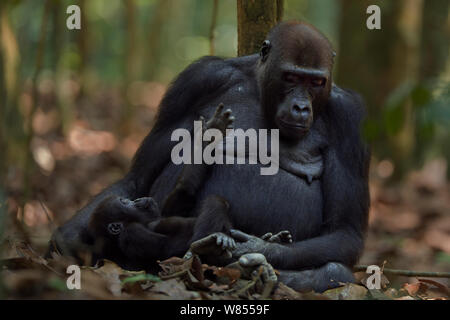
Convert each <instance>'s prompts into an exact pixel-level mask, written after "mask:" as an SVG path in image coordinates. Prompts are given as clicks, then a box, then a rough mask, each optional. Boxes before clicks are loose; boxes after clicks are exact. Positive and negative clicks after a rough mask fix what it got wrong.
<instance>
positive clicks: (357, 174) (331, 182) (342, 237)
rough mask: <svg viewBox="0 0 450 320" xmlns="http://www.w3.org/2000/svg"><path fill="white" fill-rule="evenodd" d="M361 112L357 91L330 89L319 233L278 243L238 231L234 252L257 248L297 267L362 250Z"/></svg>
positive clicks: (349, 259) (347, 258)
mask: <svg viewBox="0 0 450 320" xmlns="http://www.w3.org/2000/svg"><path fill="white" fill-rule="evenodd" d="M363 116H364V111H363V104H362V102H361V100H360V98H359V96H357V95H355V94H353V93H350V92H347V91H344V90H342V89H340V88H337V87H335V88H333V93H332V97H331V99H330V103H329V106H328V108H327V110H324V114H323V117H324V120H325V122H326V123H327V125H328V127H329V128H328V135H329V147H328V148H327V150H324V163H325V168H324V173H323V177H322V190H323V197H324V222H323V224H324V225H323V229H322V230H323V231H322V234H321V235H320V236H318V237H315V238H311V239H307V240H303V241H298V242H295V243H293V244H288V245H281V244H274V243H267V242H264V241H262V240H260V239H258V238H256V237H252V236H249V237H248V236H243V235H242V233H236V232H234V233H232V235H233V236H236V234H237V240H240V241H243V242H241V243H238V244H237V245H238V248H237V250H236V255H237V256H239V255H241V254H244V253H248V252H259V253H262V254H264V255H265V256H266V258H267V260H268V261H269V263H271V264H272V265H273V266H274V267H275V268H280V269H284V270H298V269H300V268H307V267H319V266H321V265H324V264H326V263H328V262H341V263H343V264H345V265H347V266H352V265H353V264H354V263H355V262H356V261H357V259H358V258H359V255H360V253H361V251H362V249H363V235H364V232H365V230H366V228H367V218H368V209H369V189H368V163H369V153H368V151H367V149H366V147H365V146H364V144H363V143H362V141H361V138H360V131H359V130H360V123H361V120H362V118H363Z"/></svg>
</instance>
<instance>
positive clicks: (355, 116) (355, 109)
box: [328, 84, 366, 123]
mask: <svg viewBox="0 0 450 320" xmlns="http://www.w3.org/2000/svg"><path fill="white" fill-rule="evenodd" d="M328 111H330V112H331V114H332V116H333V117H337V118H338V119H341V120H343V121H345V120H348V121H350V122H353V123H355V122H356V123H359V122H361V121H362V120H363V119H364V118H365V116H366V107H365V104H364V100H363V98H362V97H361V95H360V94H358V93H357V92H355V91H353V90H349V89H343V88H341V87H338V86H337V85H335V84H333V86H332V89H331V95H330V100H329V106H328Z"/></svg>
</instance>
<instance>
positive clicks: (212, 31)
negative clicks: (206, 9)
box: [209, 0, 219, 56]
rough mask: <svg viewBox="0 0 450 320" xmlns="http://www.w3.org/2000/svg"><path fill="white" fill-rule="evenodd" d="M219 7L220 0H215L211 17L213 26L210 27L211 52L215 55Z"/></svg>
mask: <svg viewBox="0 0 450 320" xmlns="http://www.w3.org/2000/svg"><path fill="white" fill-rule="evenodd" d="M218 9H219V0H214V3H213V11H212V18H211V27H210V29H209V54H210V55H212V56H213V55H214V39H215V36H216V35H215V33H216V24H217V11H218Z"/></svg>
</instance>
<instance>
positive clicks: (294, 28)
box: [53, 22, 369, 290]
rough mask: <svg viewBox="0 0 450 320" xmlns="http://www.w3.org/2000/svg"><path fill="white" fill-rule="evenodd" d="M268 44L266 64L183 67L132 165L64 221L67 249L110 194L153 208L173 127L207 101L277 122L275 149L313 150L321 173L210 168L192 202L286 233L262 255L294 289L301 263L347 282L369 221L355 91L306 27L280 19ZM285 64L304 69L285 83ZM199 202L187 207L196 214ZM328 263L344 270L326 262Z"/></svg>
mask: <svg viewBox="0 0 450 320" xmlns="http://www.w3.org/2000/svg"><path fill="white" fill-rule="evenodd" d="M269 41H270V44H271V46H270V51H269V52H268V53H265V55H264V56H265V59H266V60H265V61H261V57H260V56H259V55H252V56H247V57H239V58H233V59H220V58H216V57H205V58H202V59H200V60H198V61H197V62H195V63H193V64H192V65H190V66H189V67H188V68H187V69H186V70H184V71H183V72H182V73H181V74H180V75H179V76H178V77H177V79H176V80H175V81H174V82H173V83H172V85H171V86H170V88H169V90H168V91H167V93H166V95H165V97H164V99H163V100H162V102H161V105H160V108H159V114H158V117H157V121H156V124H155V126H154V128H153V129H152V130H151V132H150V133H149V135H148V136H147V137H146V138H145V140H144V141H143V143H142V145H141V147H140V148H139V150H138V151H137V153H136V156H135V159H134V163H133V166H132V168H131V170H130V172H129V173H128V174H127V175H126V176H125V177H124V178H123V179H122V180H121V181H119V182H117V183H116V184H114V185H113V186H111V187H109V188H108V189H106V190H105V191H103V192H102V193H101V194H100V195H98V196H97V197H96V198H95V199H94V200H93V201H92V202H91V203H90V204H89V205H87V206H86V207H85V208H83V209H82V210H80V211H79V212H78V213H77V215H76V216H75V217H74V218H73V219H71V220H70V221H69V222H67V223H66V224H65V225H64V226H62V227H61V228H60V229H59V230H58V231H57V233H55V235H54V238H53V239H54V240H55V241H54V243H56V244H57V245H58V247H59V248H60V249H61V250H64V252H66V253H68V254H74V252H75V250H76V249H78V248H79V247H80V244H83V243H87V242H89V239H88V237H87V236H86V232H85V230H86V228H87V223H88V221H89V217H90V215H91V213H92V211H93V209H94V208H95V206H96V205H97V204H98V203H99V202H100V201H101V199H104V198H105V197H106V196H108V195H109V194H111V193H114V194H119V195H121V196H124V197H127V198H130V199H135V198H138V197H143V196H148V195H149V194H150V196H152V197H154V199H155V200H156V201H157V202H158V203H159V204H160V205H161V204H162V203H163V202H164V200H165V199H166V197H167V195H168V194H169V193H170V192H171V190H173V188H174V186H175V183H176V177H177V176H178V175H179V174H180V170H181V168H180V166H176V165H174V164H173V163H171V161H170V152H171V149H172V147H173V145H174V144H175V142H171V141H170V135H171V133H172V131H173V130H174V129H177V128H187V129H190V130H192V127H193V121H194V120H196V119H197V118H198V117H199V116H200V115H202V116H204V117H210V116H211V115H212V113H213V112H214V109H215V106H217V105H218V104H219V103H224V105H225V106H226V107H227V108H231V109H232V111H233V114H234V115H235V116H236V121H235V124H234V126H235V128H242V129H244V130H246V129H248V128H254V129H265V128H279V129H280V132H281V140H280V144H281V146H280V148H284V149H289V150H292V151H293V152H294V153H296V152H301V151H302V150H303V147H304V146H305V145H306V146H308V148H309V150H311V151H310V152H311V153H318V154H320V155H321V157H322V160H323V173H322V175H321V176H320V178H319V179H314V180H312V181H307V179H305V178H304V177H301V176H299V175H298V174H296V173H295V172H293V171H292V170H290V169H286V168H283V167H281V168H280V171H279V172H278V174H276V175H273V176H261V175H260V170H259V169H260V166H259V165H248V164H246V165H216V166H214V167H213V168H212V171H211V175H210V177H209V179H208V180H207V181H206V182H205V183H204V184H203V186H201V187H200V189H199V192H198V194H197V196H196V199H197V200H199V201H201V200H203V199H206V198H207V197H208V196H209V195H212V194H219V195H221V196H222V197H224V198H225V199H227V200H228V201H229V203H230V209H229V213H228V214H229V217H230V220H231V224H232V225H233V227H234V228H236V229H239V230H242V231H244V232H246V233H249V234H255V235H258V236H260V235H262V234H264V233H266V232H277V231H280V230H289V231H290V232H291V234H292V237H293V240H294V243H293V244H284V245H281V244H270V245H267V247H266V248H265V249H264V254H265V255H266V257H267V260H268V261H269V263H271V264H272V265H273V266H274V267H275V268H278V269H280V270H291V271H290V272H288V273H286V272H285V273H283V272H282V275H284V276H283V277H282V278H283V279H285V281H286V282H289V283H293V284H295V283H297V284H298V288H297V289H301V287H302V283H303V282H302V281H301V280H302V279H303V278H304V277H305V272H304V271H302V272H303V273H302V272H297V271H299V270H306V269H308V270H312V271H311V272H312V273H313V274H316V275H317V276H318V277H319V278H320V279H323V282H322V283H315V284H314V286H313V287H314V288H315V289H317V290H321V289H322V288H324V286H326V283H328V281H329V279H328V278H329V277H327V276H324V273H327V272H328V271H327V270H329V269H330V268H328V267H327V266H328V265H329V264H330V263H332V264H331V266H333V268H331V269H333V279H334V280H336V281H340V280H342V281H347V280H348V279H349V274H350V275H351V273H349V272H350V271H349V269H347V267H351V266H352V265H353V264H354V263H355V262H356V261H357V259H358V257H359V255H360V254H361V252H362V249H363V239H364V232H365V230H366V228H367V214H368V207H369V193H368V166H369V154H368V151H367V149H366V147H365V146H364V144H363V143H362V141H361V138H360V124H361V121H362V119H363V117H364V106H363V104H362V102H361V99H360V97H359V96H358V95H357V94H355V93H353V92H351V91H347V90H343V89H341V88H339V87H337V86H336V85H334V84H332V76H331V71H332V70H331V69H332V64H333V50H332V48H331V46H330V44H329V43H328V41H327V40H326V38H325V37H323V36H322V35H321V34H320V33H319V32H318V31H317V30H315V29H314V28H313V27H312V26H310V25H307V24H304V23H295V22H288V23H283V24H281V25H279V26H278V27H276V28H275V29H274V30H273V31H272V32H271V34H270V35H269ZM286 64H287V65H288V66H290V67H300V68H301V69H302V70H303V72H305V74H304V75H302V76H301V77H300V78H298V79H297V78H296V77H294V81H293V85H292V88H288V86H287V84H286V82H285V81H284V80H285V79H284V77H286V75H285V73H284V71H282V67H284V66H285V65H286ZM319 71H320V72H322V73H320V79H316V76H315V75H316V73H317V72H319ZM322 77H323V78H322ZM287 78H288V79H287V80H289V81H290V80H291V78H292V77H287ZM323 79H325V80H324V85H323V86H322V82H321V81H322V80H323ZM316 80H317V81H316ZM314 81H315V82H314ZM316 84H318V85H316ZM294 104H295V105H296V106H297V107H301V108H303V107H308V105H309V106H310V107H312V108H309V109H308V108H306V109H305V110H304V112H303V111H301V112H300V111H299V110H300V109H301V108H300V109H299V108H297V109H295V108H294V109H292V108H293V105H294ZM283 119H284V120H287V121H291V122H294V124H298V125H299V126H302V128H304V129H305V128H306V129H305V130H304V131H301V130H299V129H296V128H294V129H292V130H291V129H289V130H288V129H286V128H284V129H283V128H281V127H279V121H280V120H283ZM311 120H312V122H311ZM277 121H278V122H277ZM302 130H303V129H302ZM290 132H292V134H290ZM308 152H309V151H308ZM294 158H295V157H294ZM285 160H286V159H285ZM286 162H287V163H288V164H289V163H290V164H291V165H292V167H295V165H296V164H297V163H295V160H293V159H287V160H286ZM199 201H197V202H196V203H197V204H196V207H195V208H194V209H193V210H192V211H191V212H190V213H191V214H192V215H194V216H195V215H196V214H198V212H199V208H198V203H199ZM205 228H209V226H205ZM135 249H136V250H140V249H139V248H135ZM336 264H337V265H339V266H341V267H342V268H341V267H339V268H334V266H335V265H336ZM345 266H347V267H345ZM316 269H317V272H316V273H314V272H315V271H314V270H316ZM331 269H330V270H331ZM292 270H294V271H292ZM339 270H345V271H339ZM340 275H341V276H340ZM296 277H297V278H296ZM308 277H309V276H308ZM320 279H318V280H317V281H318V282H320ZM335 283H336V282H335Z"/></svg>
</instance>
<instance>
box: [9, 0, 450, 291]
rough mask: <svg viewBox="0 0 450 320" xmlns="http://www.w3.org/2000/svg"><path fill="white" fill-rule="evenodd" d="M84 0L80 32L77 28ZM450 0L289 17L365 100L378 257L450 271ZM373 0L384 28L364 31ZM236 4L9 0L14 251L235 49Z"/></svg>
mask: <svg viewBox="0 0 450 320" xmlns="http://www.w3.org/2000/svg"><path fill="white" fill-rule="evenodd" d="M74 3H76V4H78V5H79V6H80V7H81V9H82V17H81V30H68V29H67V27H66V19H67V17H68V16H69V15H68V14H66V8H67V7H68V6H69V5H71V4H74ZM449 3H450V1H448V0H427V1H424V0H395V1H394V0H392V1H366V0H341V1H337V0H314V1H312V0H309V1H308V0H285V2H284V20H287V19H301V20H306V21H308V22H310V23H312V24H313V25H315V26H316V27H317V28H318V29H320V30H321V31H322V32H323V33H324V34H325V35H326V36H328V37H329V39H330V40H331V42H332V43H333V45H334V47H335V49H336V51H337V60H336V65H335V69H334V80H335V82H336V83H337V84H338V85H340V86H343V87H347V88H351V89H354V90H356V91H358V92H360V93H361V94H362V95H363V97H364V99H365V101H366V104H367V108H368V118H367V121H366V123H365V124H364V136H365V137H366V139H367V141H368V142H369V143H370V145H371V148H372V157H373V159H372V164H371V174H370V176H371V178H370V186H371V198H372V207H371V211H370V232H369V234H368V241H367V245H366V250H365V254H364V256H363V257H362V260H361V263H364V264H378V265H381V264H383V262H384V261H386V267H390V268H403V269H405V268H406V269H410V270H427V271H450V186H449V179H448V178H449V176H450V174H449V173H450V170H449V164H450V145H449V141H450V130H449V126H450V60H449V40H450V22H449V21H450V20H449ZM371 4H377V5H379V6H380V8H381V27H382V29H381V30H368V29H367V28H366V19H367V17H368V15H367V14H366V8H367V7H368V6H369V5H371ZM214 8H216V9H217V10H214ZM236 11H237V10H236V1H234V0H218V1H214V0H107V1H106V0H79V1H66V0H42V1H31V0H1V2H0V176H1V179H2V180H1V181H2V182H1V183H0V214H1V215H0V219H1V220H0V228H1V230H0V233H1V235H2V248H3V250H2V256H3V258H5V257H8V255H10V254H13V253H11V252H10V250H9V249H8V244H9V243H11V242H14V241H16V240H17V239H21V240H25V241H27V242H28V243H30V244H32V246H33V247H34V248H36V250H38V252H44V250H45V247H46V245H47V241H48V239H49V236H50V233H51V232H52V231H53V230H54V228H55V227H56V226H58V225H60V224H62V223H63V222H64V221H66V220H67V219H68V218H69V217H71V216H72V215H73V214H74V213H75V212H76V211H77V210H78V209H79V208H81V207H82V206H83V205H84V204H86V203H87V201H88V200H89V199H90V197H92V196H93V195H95V194H97V193H98V192H100V191H101V190H102V189H103V188H104V187H106V186H108V185H110V184H111V183H113V182H114V181H116V180H117V179H119V178H120V177H122V176H123V175H124V173H125V172H126V171H127V169H128V167H129V165H130V161H131V159H132V156H133V154H134V152H135V151H136V149H137V147H138V146H139V144H140V142H141V140H142V139H143V137H144V136H145V135H146V134H147V133H148V131H149V130H150V128H151V127H152V124H153V121H154V116H155V113H156V109H157V106H158V103H159V101H160V100H161V97H162V96H163V94H164V92H165V90H166V88H167V86H168V84H169V83H170V81H171V80H172V79H173V78H174V77H175V76H176V75H177V74H178V73H179V72H180V71H181V70H183V69H184V68H185V67H186V66H187V65H189V64H190V63H191V62H193V61H194V60H196V59H198V58H199V57H201V56H203V55H208V54H214V55H219V56H223V57H234V56H236V51H237V18H236V15H237V12H236ZM214 12H216V14H215V13H214ZM337 183H338V182H337ZM390 280H391V281H395V279H391V278H390ZM443 281H446V280H443ZM447 284H448V283H447Z"/></svg>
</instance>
